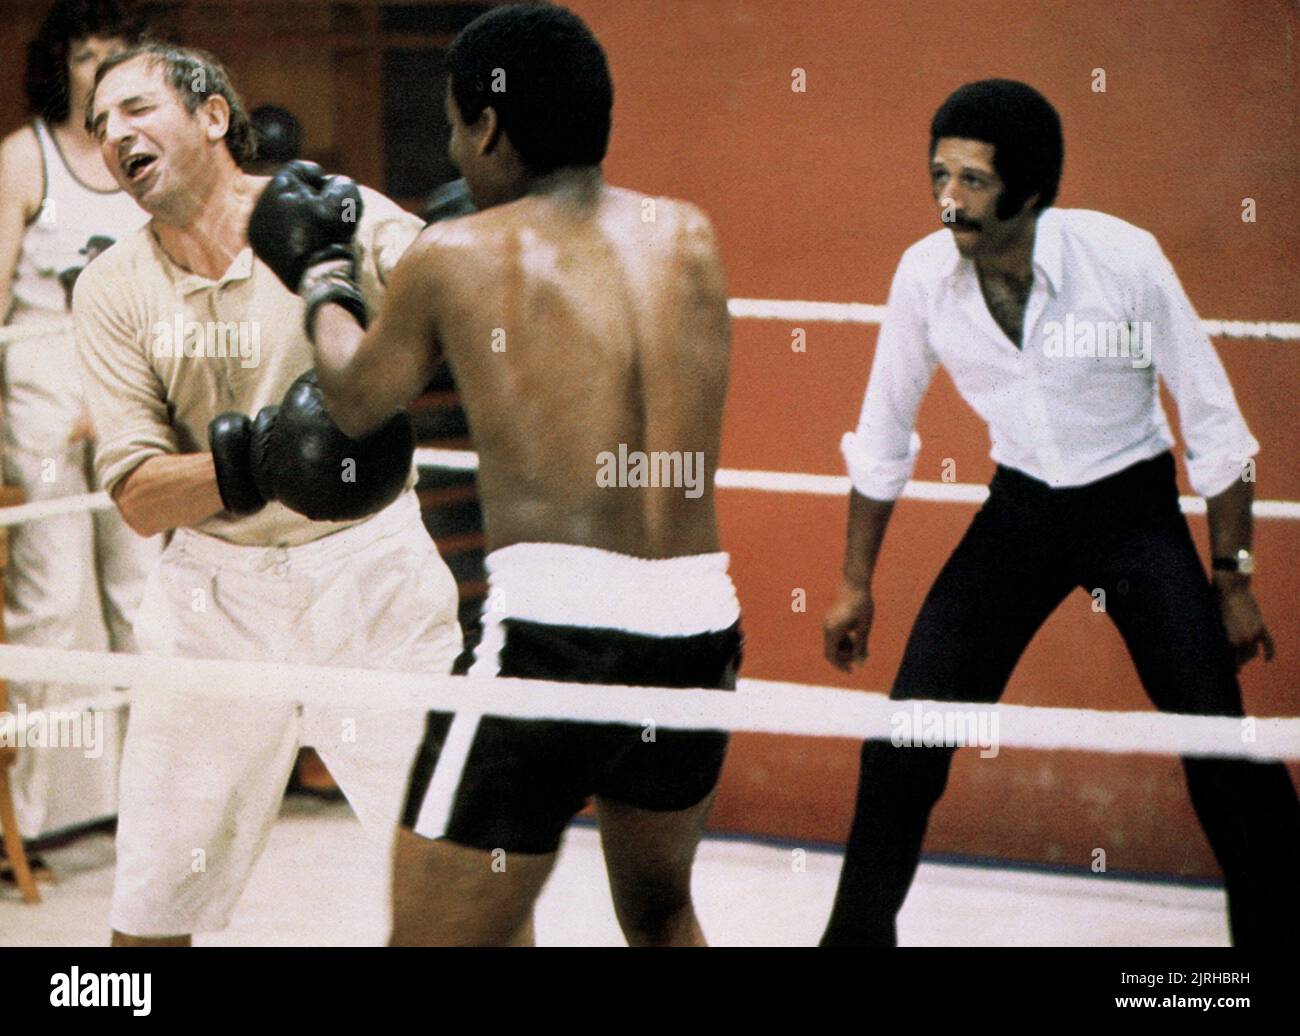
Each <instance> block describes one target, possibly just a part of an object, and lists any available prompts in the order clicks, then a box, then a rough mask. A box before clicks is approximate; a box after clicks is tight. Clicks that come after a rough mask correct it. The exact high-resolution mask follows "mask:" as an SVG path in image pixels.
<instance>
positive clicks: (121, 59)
mask: <svg viewBox="0 0 1300 1036" xmlns="http://www.w3.org/2000/svg"><path fill="white" fill-rule="evenodd" d="M139 57H143V58H147V59H148V60H149V61H151V62H153V63H154V64H155V65H158V66H159V67H161V68H162V70H163V78H164V79H166V80H167V81H168V82H169V83H170V84H171V86H172V89H173V90H175V91H176V94H177V96H178V97H180V99H181V102H182V103H183V104H184V105H185V108H186V110H187V111H188V112H189V113H190V114H191V115H193V114H194V113H195V112H196V111H198V110H199V105H201V104H202V103H203V102H204V101H206V100H207V99H208V98H209V97H213V96H220V97H224V98H225V100H226V104H227V105H229V106H230V125H229V126H227V127H226V150H227V151H229V152H230V157H231V158H233V159H234V160H235V164H236V165H239V166H242V165H245V164H246V163H248V162H251V161H252V160H253V158H254V157H255V155H256V153H257V137H256V134H255V133H254V132H253V124H252V122H251V121H250V120H249V118H248V112H246V111H245V110H244V103H243V102H242V101H241V100H240V99H239V94H237V93H236V92H235V88H234V87H233V86H232V85H231V83H230V76H228V75H227V74H226V70H225V68H223V67H222V65H221V62H219V61H218V60H217V59H216V58H214V57H213V56H212V55H211V54H209V53H208V52H207V51H204V50H196V49H194V48H192V47H178V46H176V45H175V44H171V43H163V42H161V41H159V40H142V41H140V42H139V43H137V44H135V45H134V46H132V47H128V48H127V49H126V50H124V51H122V52H121V53H119V54H114V55H113V56H112V57H111V58H109V59H108V60H107V61H105V62H104V63H103V64H102V65H100V66H99V70H98V71H97V72H96V73H95V86H94V88H93V89H92V90H91V91H90V99H89V100H88V101H87V103H86V131H87V132H89V131H90V129H91V124H92V120H91V112H92V111H94V108H95V92H96V91H97V90H98V89H99V84H100V83H102V82H103V81H104V77H105V76H106V75H108V73H109V72H111V71H113V69H115V68H117V66H118V65H124V64H126V63H127V62H128V61H134V60H135V59H136V58H139Z"/></svg>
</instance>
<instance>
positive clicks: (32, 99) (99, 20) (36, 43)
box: [23, 0, 145, 125]
mask: <svg viewBox="0 0 1300 1036" xmlns="http://www.w3.org/2000/svg"><path fill="white" fill-rule="evenodd" d="M144 21H145V19H144V14H143V13H142V12H141V11H140V10H139V9H138V8H136V7H134V6H133V5H132V4H130V3H128V2H125V0H57V2H56V3H55V4H54V5H53V6H52V7H51V8H50V9H49V11H48V12H47V13H46V15H45V20H44V21H42V22H41V27H40V28H39V29H38V30H37V31H36V38H35V39H33V40H32V41H31V42H30V43H29V44H28V45H27V71H26V75H25V77H24V82H23V86H24V89H25V90H26V92H27V106H28V109H29V110H30V111H31V113H32V114H33V115H39V116H41V118H43V119H44V120H45V121H46V122H48V123H50V124H51V125H57V124H59V123H61V122H63V121H64V120H65V119H66V118H67V117H68V115H69V114H70V112H69V111H68V105H69V103H70V101H69V96H68V54H69V53H70V52H71V50H72V45H73V44H74V43H77V42H78V41H80V40H85V39H89V38H90V37H92V36H98V37H99V38H101V39H115V38H116V39H121V40H125V41H126V43H127V44H128V45H129V44H132V43H134V42H135V41H136V40H138V39H139V38H140V36H141V34H142V33H143V31H144Z"/></svg>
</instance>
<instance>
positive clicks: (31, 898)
mask: <svg viewBox="0 0 1300 1036" xmlns="http://www.w3.org/2000/svg"><path fill="white" fill-rule="evenodd" d="M21 503H23V492H22V490H21V489H19V488H17V487H16V486H0V507H12V506H14V505H15V504H21ZM8 564H9V530H8V529H7V528H4V527H0V602H3V600H4V572H5V568H6V567H7V566H8ZM3 641H4V609H3V607H0V643H2V642H3ZM8 711H9V685H8V683H7V682H6V681H4V680H2V679H0V713H6V712H8ZM17 755H18V749H17V748H15V747H13V746H12V745H10V746H3V747H0V830H2V831H3V832H4V847H5V855H6V856H7V857H8V858H9V866H10V867H12V868H13V872H14V877H15V879H17V881H18V888H19V890H20V891H21V892H22V894H23V900H24V901H25V902H27V903H39V902H40V901H41V894H40V892H38V891H37V889H36V879H35V878H34V877H33V876H32V869H31V867H30V866H29V865H28V863H27V852H26V850H25V849H24V848H23V836H22V834H21V832H19V830H18V817H17V815H16V813H15V812H14V796H13V791H12V789H11V788H10V787H9V768H10V767H11V766H13V764H14V760H15V758H17Z"/></svg>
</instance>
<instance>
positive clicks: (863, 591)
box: [822, 490, 894, 673]
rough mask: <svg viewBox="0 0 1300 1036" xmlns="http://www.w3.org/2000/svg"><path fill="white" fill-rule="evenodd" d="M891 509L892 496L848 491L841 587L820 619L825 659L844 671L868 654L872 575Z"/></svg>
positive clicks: (873, 615) (872, 610) (892, 510)
mask: <svg viewBox="0 0 1300 1036" xmlns="http://www.w3.org/2000/svg"><path fill="white" fill-rule="evenodd" d="M893 513H894V502H893V501H892V500H872V499H870V498H869V497H865V496H863V495H862V494H861V493H859V492H858V491H857V490H853V491H852V492H850V493H849V527H848V532H847V533H846V535H845V544H844V568H843V571H842V578H841V579H840V588H839V591H838V593H837V595H836V599H835V603H834V604H833V605H831V608H830V610H829V611H828V612H827V613H826V618H825V619H824V620H822V636H823V641H824V644H823V651H824V653H825V655H826V660H827V661H828V662H830V663H831V665H833V666H835V667H836V668H837V669H841V670H843V671H844V672H846V673H847V672H849V671H850V670H851V669H852V667H853V664H854V663H855V662H862V661H865V660H866V657H867V639H868V637H869V636H870V634H871V624H872V621H873V620H874V619H875V602H874V601H873V600H872V597H871V579H872V576H873V575H874V574H875V571H876V560H877V559H878V558H879V557H880V545H881V544H882V543H883V542H884V540H885V529H886V528H887V527H888V526H889V518H890V516H891V515H892V514H893Z"/></svg>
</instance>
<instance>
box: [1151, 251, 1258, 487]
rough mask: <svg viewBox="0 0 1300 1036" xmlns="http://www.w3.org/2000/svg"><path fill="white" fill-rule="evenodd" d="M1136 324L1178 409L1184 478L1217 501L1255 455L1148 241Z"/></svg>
mask: <svg viewBox="0 0 1300 1036" xmlns="http://www.w3.org/2000/svg"><path fill="white" fill-rule="evenodd" d="M1151 248H1152V254H1151V256H1150V257H1149V260H1148V262H1147V263H1146V264H1145V266H1146V276H1145V277H1144V278H1143V292H1142V295H1141V306H1140V311H1139V313H1138V319H1139V320H1149V321H1151V352H1152V364H1153V366H1154V367H1155V370H1156V373H1157V374H1159V376H1160V377H1162V378H1163V379H1164V381H1165V384H1167V385H1168V386H1169V391H1170V392H1171V393H1172V394H1173V397H1174V401H1175V402H1176V403H1177V405H1178V423H1179V426H1180V428H1181V429H1182V433H1183V442H1184V443H1185V444H1186V447H1187V454H1186V456H1187V475H1188V479H1189V480H1190V481H1191V483H1192V488H1193V489H1194V490H1195V491H1196V492H1197V493H1199V494H1200V495H1201V496H1205V497H1211V496H1218V495H1219V494H1220V493H1222V492H1223V491H1224V490H1226V489H1227V488H1228V487H1229V486H1231V485H1232V483H1233V482H1234V481H1235V480H1237V479H1239V478H1240V477H1241V475H1242V470H1243V466H1244V465H1245V462H1246V460H1247V459H1248V458H1250V457H1253V456H1255V454H1257V453H1258V452H1259V442H1258V441H1257V440H1256V439H1255V437H1254V436H1253V435H1251V434H1250V429H1249V428H1247V427H1246V421H1245V419H1244V418H1243V417H1242V416H1241V410H1240V408H1239V407H1238V406H1237V398H1236V396H1235V395H1233V391H1232V383H1231V382H1230V381H1229V380H1228V374H1227V371H1225V370H1224V369H1223V363H1222V361H1221V360H1220V359H1219V354H1218V353H1217V352H1216V351H1215V349H1214V345H1213V344H1212V343H1211V342H1210V339H1209V337H1208V336H1207V335H1206V333H1205V332H1204V331H1203V330H1202V329H1201V323H1200V320H1199V319H1198V318H1197V315H1196V310H1195V309H1194V308H1193V307H1192V303H1191V301H1190V300H1189V299H1188V298H1187V293H1186V292H1184V291H1183V286H1182V284H1180V283H1179V281H1178V275H1177V274H1176V273H1175V272H1174V268H1173V266H1172V265H1171V264H1170V262H1169V260H1168V259H1167V258H1166V257H1165V255H1164V253H1163V252H1162V251H1161V250H1160V246H1159V245H1158V244H1157V243H1156V242H1155V239H1154V238H1153V239H1152V241H1151Z"/></svg>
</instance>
